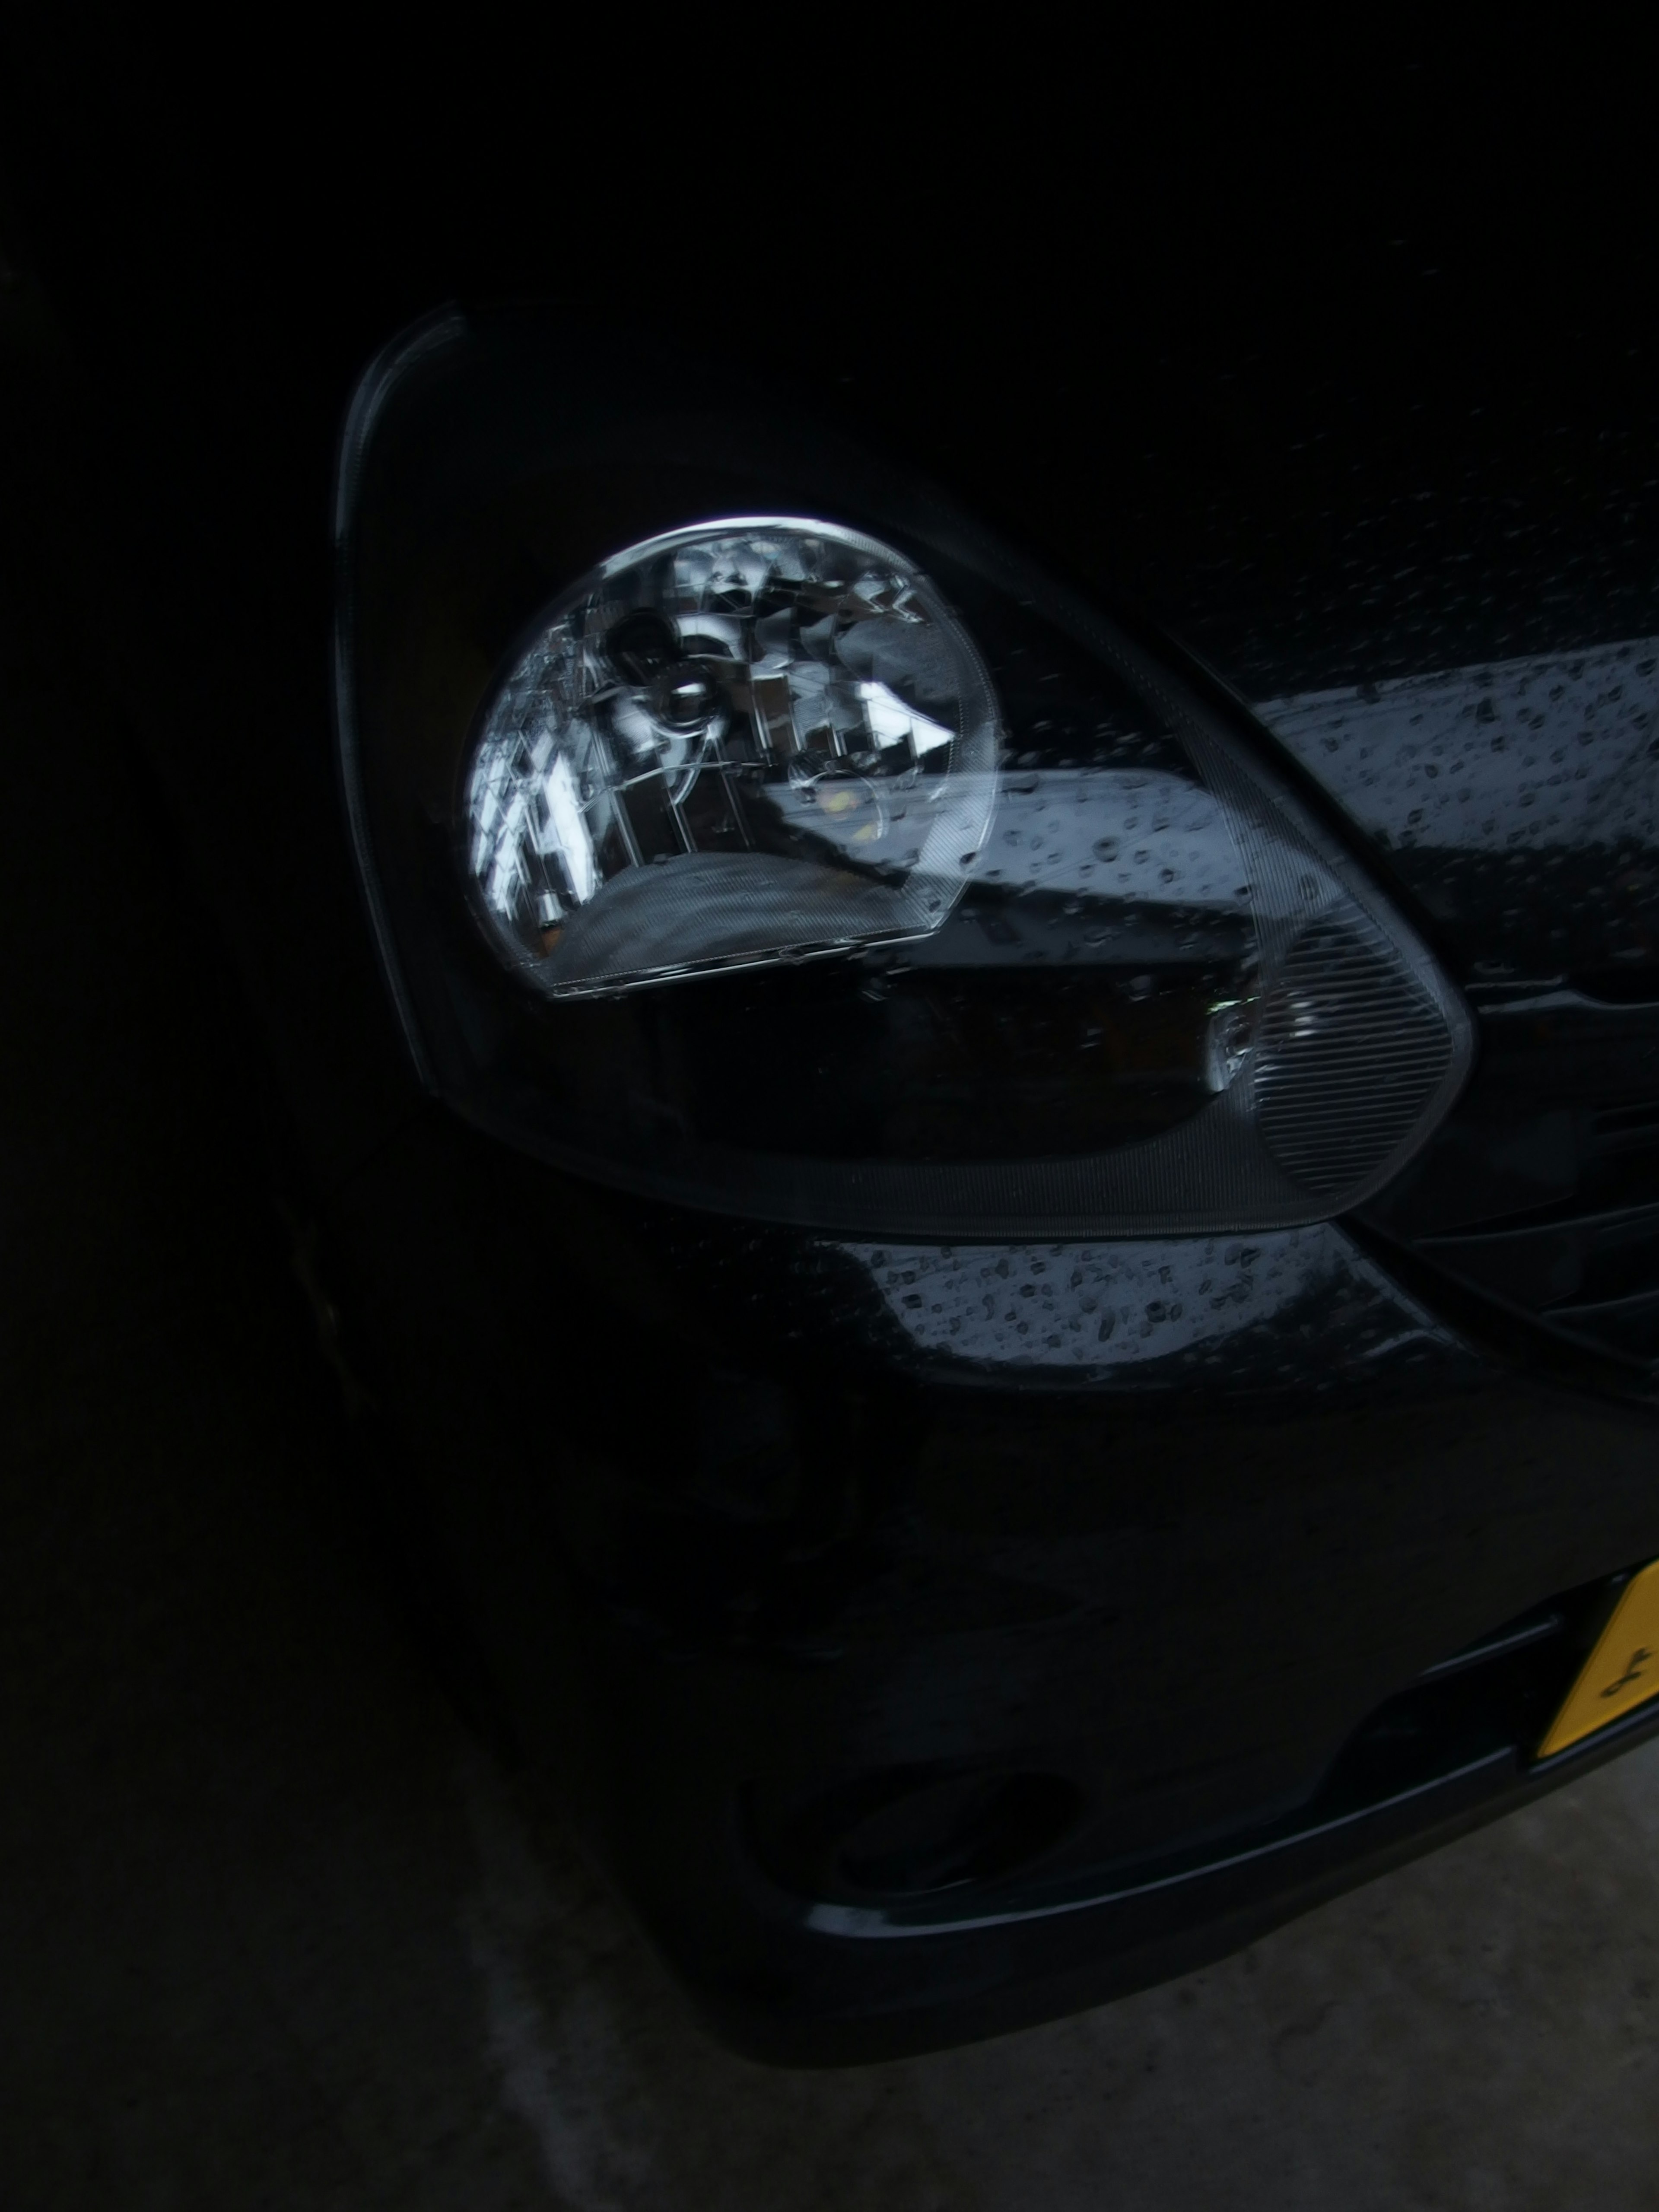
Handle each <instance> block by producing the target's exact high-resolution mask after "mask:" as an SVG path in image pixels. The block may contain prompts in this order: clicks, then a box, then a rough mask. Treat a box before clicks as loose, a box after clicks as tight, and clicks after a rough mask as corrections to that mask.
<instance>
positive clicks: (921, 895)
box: [465, 517, 999, 997]
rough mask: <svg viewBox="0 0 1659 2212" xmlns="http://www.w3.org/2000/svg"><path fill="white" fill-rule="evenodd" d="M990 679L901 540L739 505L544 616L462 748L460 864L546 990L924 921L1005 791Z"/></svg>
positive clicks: (866, 941) (645, 548) (954, 892)
mask: <svg viewBox="0 0 1659 2212" xmlns="http://www.w3.org/2000/svg"><path fill="white" fill-rule="evenodd" d="M998 735H999V732H998V729H997V720H996V702H995V696H994V692H993V690H992V688H991V684H990V679H989V678H988V677H987V674H986V672H985V670H984V667H983V665H982V664H981V660H980V658H979V655H978V654H977V653H976V652H975V649H974V647H973V645H972V643H971V641H969V637H968V635H967V633H966V632H965V630H964V629H963V627H962V625H961V623H959V622H957V619H956V617H954V616H953V615H952V614H951V611H950V610H949V609H948V608H947V607H946V606H945V604H944V602H943V600H942V599H940V597H939V593H938V592H936V591H935V590H934V589H933V586H931V585H930V584H929V583H928V582H927V579H926V578H925V577H923V576H922V575H921V573H920V572H919V571H918V570H917V569H916V568H915V567H914V566H913V565H912V564H911V563H909V562H907V561H906V560H905V559H904V558H903V556H902V555H899V554H897V553H895V552H894V551H893V550H891V549H890V547H887V546H884V545H879V544H876V543H875V542H874V541H873V540H872V539H869V538H864V537H862V536H860V534H859V533H857V532H853V531H850V530H846V529H842V528H839V527H837V526H835V525H833V524H825V523H811V522H799V521H794V520H787V519H783V518H776V517H771V518H766V517H763V518H760V519H758V520H743V519H741V518H738V519H732V520H725V521H721V522H719V523H716V524H714V525H712V526H703V527H697V526H693V527H690V528H687V529H683V530H678V531H675V532H670V533H668V534H666V535H665V536H662V537H659V538H655V539H653V540H651V541H650V542H648V543H647V544H641V545H635V546H631V547H629V549H628V550H626V551H625V552H622V553H619V554H617V555H616V556H613V557H612V558H611V559H610V560H608V561H606V562H605V563H604V564H603V566H602V567H601V568H599V569H598V570H597V571H595V572H593V573H592V574H589V575H587V576H585V577H583V578H582V579H581V580H580V581H579V582H578V583H576V584H575V585H574V586H572V587H571V588H570V589H569V590H568V592H565V593H563V594H562V597H561V599H560V600H559V601H558V603H557V604H556V605H555V606H554V607H552V608H550V610H549V611H548V614H547V617H546V618H545V620H544V622H542V623H538V628H537V633H536V635H535V637H534V639H533V641H532V642H531V644H530V645H529V647H528V648H527V649H526V651H525V652H524V653H522V655H521V656H520V658H519V659H518V661H517V664H516V665H515V666H514V667H513V670H512V672H511V673H510V675H509V676H508V678H507V681H506V683H505V684H504V685H503V686H502V688H501V690H500V691H499V692H498V694H497V695H496V696H495V699H494V701H493V702H491V704H490V706H489V710H488V712H487V714H486V715H485V717H484V720H483V728H482V730H481V732H480V734H479V737H478V740H477V746H476V748H475V750H474V752H473V755H472V758H471V765H470V767H469V769H468V772H467V778H466V793H465V811H466V832H467V842H468V860H467V866H468V872H469V874H470V877H471V887H472V896H473V898H474V901H475V902H476V905H477V910H478V912H479V914H480V915H481V917H482V918H483V921H484V922H485V925H486V927H487V928H488V929H489V932H490V933H491V935H492V937H493V938H494V939H495V943H496V945H498V947H499V948H500V950H501V952H502V954H503V956H504V957H506V958H507V959H508V960H509V961H510V962H512V963H513V964H514V965H515V966H516V967H518V968H519V969H520V970H521V971H522V973H523V974H524V975H525V976H526V980H527V981H530V982H531V983H532V984H533V985H534V987H536V988H537V989H538V990H540V991H543V992H544V993H546V994H548V995H549V996H550V997H567V996H571V995H574V994H581V993H585V992H591V991H596V990H605V989H613V990H614V989H616V988H618V987H625V986H628V985H630V984H639V983H646V982H659V981H665V980H667V979H668V978H670V977H673V976H677V975H688V974H694V973H696V972H698V971H700V970H706V969H713V968H720V967H728V968H729V967H744V966H755V965H762V964H765V963H769V962H771V961H775V960H780V959H784V958H787V957H794V958H805V957H809V956H811V955H813V954H823V953H826V952H833V951H846V950H847V949H848V948H849V947H851V946H854V945H878V944H884V943H890V942H892V941H894V940H896V939H905V938H909V937H916V936H921V935H925V934H927V933H928V932H930V931H932V930H934V929H937V928H938V927H939V924H940V923H941V922H942V921H944V920H945V916H946V915H947V914H948V913H949V912H950V910H951V907H952V906H953V905H954V904H955V903H956V901H957V897H958V896H959V895H960V893H961V890H962V885H963V880H964V868H965V867H966V866H968V865H969V864H971V861H972V860H973V857H974V854H975V851H976V850H977V848H978V846H979V844H980V842H981V838H982V837H983V836H984V832H985V826H986V822H987V817H988V815H989V811H990V805H991V793H992V783H993V776H994V768H995V762H996V752H997V742H998Z"/></svg>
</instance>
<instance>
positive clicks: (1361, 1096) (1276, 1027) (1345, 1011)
mask: <svg viewBox="0 0 1659 2212" xmlns="http://www.w3.org/2000/svg"><path fill="white" fill-rule="evenodd" d="M1257 1036H1258V1051H1257V1059H1256V1073H1255V1096H1256V1111H1257V1126H1258V1127H1259V1128H1260V1130H1261V1137H1262V1140H1263V1142H1264V1143H1265V1144H1266V1145H1267V1149H1268V1151H1269V1152H1272V1154H1273V1158H1275V1159H1276V1160H1277V1161H1278V1163H1279V1165H1280V1167H1282V1168H1283V1169H1284V1170H1285V1173H1286V1174H1287V1175H1290V1176H1294V1178H1295V1179H1296V1181H1297V1182H1298V1183H1300V1184H1301V1185H1302V1187H1303V1188H1304V1189H1305V1190H1307V1191H1310V1192H1311V1193H1313V1194H1315V1195H1316V1196H1318V1197H1330V1196H1334V1195H1336V1194H1338V1193H1340V1192H1343V1191H1349V1190H1355V1189H1357V1188H1358V1186H1359V1185H1361V1184H1362V1183H1364V1182H1367V1181H1368V1180H1369V1179H1370V1177H1371V1176H1374V1175H1375V1174H1376V1171H1377V1170H1378V1169H1379V1168H1380V1167H1382V1166H1383V1164H1385V1163H1386V1162H1387V1161H1388V1159H1389V1156H1390V1154H1392V1153H1393V1152H1395V1151H1396V1150H1398V1149H1399V1148H1400V1147H1401V1146H1403V1145H1404V1144H1405V1143H1406V1141H1407V1139H1408V1138H1410V1137H1411V1135H1412V1134H1413V1132H1414V1131H1415V1129H1416V1127H1417V1126H1418V1123H1419V1121H1420V1120H1421V1118H1422V1116H1423V1114H1424V1113H1425V1110H1426V1109H1427V1108H1428V1106H1429V1104H1430V1102H1431V1100H1432V1098H1433V1097H1434V1096H1435V1093H1436V1091H1437V1090H1438V1088H1439V1086H1440V1084H1441V1083H1442V1081H1443V1079H1444V1077H1445V1074H1446V1072H1447V1068H1448V1066H1449V1064H1450V1060H1451V1057H1452V1052H1453V1040H1452V1038H1451V1036H1450V1034H1449V1031H1448V1030H1447V1026H1446V1024H1445V1022H1444V1021H1443V1018H1442V1017H1441V1015H1440V1013H1439V1012H1438V1010H1437V1008H1436V1007H1435V1006H1434V1005H1433V1003H1432V1002H1431V1000H1430V999H1429V997H1428V996H1427V994H1425V992H1424V991H1422V990H1421V989H1420V988H1419V986H1418V984H1417V982H1416V981H1415V980H1414V978H1413V976H1412V975H1410V973H1409V972H1408V971H1407V970H1403V969H1401V965H1400V963H1399V961H1398V960H1397V958H1395V957H1392V955H1391V953H1390V951H1389V947H1388V946H1387V945H1386V944H1385V943H1384V941H1383V938H1382V936H1381V935H1380V933H1377V932H1376V931H1375V930H1374V929H1373V928H1372V927H1371V926H1370V924H1369V923H1368V922H1367V921H1365V920H1364V917H1363V916H1361V915H1358V914H1355V913H1352V912H1351V914H1350V915H1347V916H1345V917H1344V918H1343V919H1342V920H1341V921H1333V920H1329V919H1327V920H1322V921H1316V922H1315V923H1314V924H1313V925H1312V926H1311V927H1310V928H1308V929H1306V930H1304V933H1303V934H1302V935H1301V936H1300V937H1299V938H1298V939H1297V941H1296V943H1295V944H1294V945H1292V946H1291V951H1290V953H1289V955H1288V957H1287V958H1286V960H1285V965H1284V969H1283V971H1282V973H1281V975H1280V978H1279V982H1278V984H1277V985H1276V987H1274V988H1273V990H1272V991H1270V992H1269V993H1268V994H1267V998H1266V1000H1265V1001H1264V1002H1263V1005H1262V1009H1261V1025H1260V1028H1259V1030H1258V1032H1257Z"/></svg>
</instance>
